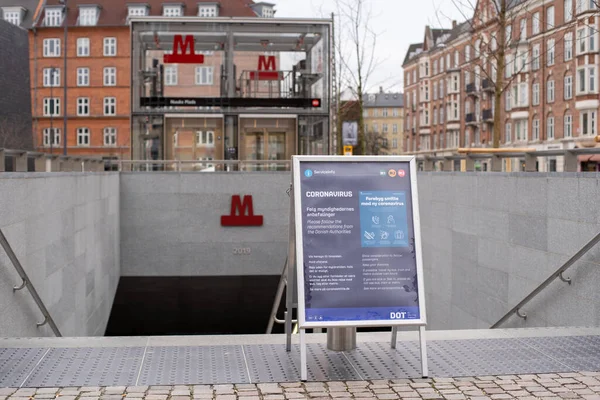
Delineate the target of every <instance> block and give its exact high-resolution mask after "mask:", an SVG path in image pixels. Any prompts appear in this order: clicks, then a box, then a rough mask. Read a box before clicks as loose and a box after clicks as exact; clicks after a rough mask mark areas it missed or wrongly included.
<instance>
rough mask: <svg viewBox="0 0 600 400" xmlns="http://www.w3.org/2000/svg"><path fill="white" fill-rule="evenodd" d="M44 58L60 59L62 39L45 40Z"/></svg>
mask: <svg viewBox="0 0 600 400" xmlns="http://www.w3.org/2000/svg"><path fill="white" fill-rule="evenodd" d="M44 57H60V39H44Z"/></svg>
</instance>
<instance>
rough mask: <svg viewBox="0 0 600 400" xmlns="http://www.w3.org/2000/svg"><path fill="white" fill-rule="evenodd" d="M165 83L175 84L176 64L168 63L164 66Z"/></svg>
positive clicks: (168, 84)
mask: <svg viewBox="0 0 600 400" xmlns="http://www.w3.org/2000/svg"><path fill="white" fill-rule="evenodd" d="M165 85H167V86H175V85H177V66H176V65H170V66H168V67H166V68H165Z"/></svg>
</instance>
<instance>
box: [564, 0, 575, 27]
mask: <svg viewBox="0 0 600 400" xmlns="http://www.w3.org/2000/svg"><path fill="white" fill-rule="evenodd" d="M572 19H573V0H565V22H569V21H570V20H572Z"/></svg>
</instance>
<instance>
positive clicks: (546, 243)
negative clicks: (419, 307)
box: [418, 173, 600, 329]
mask: <svg viewBox="0 0 600 400" xmlns="http://www.w3.org/2000/svg"><path fill="white" fill-rule="evenodd" d="M599 177H600V175H598V174H594V173H587V174H575V173H573V174H569V173H564V174H538V173H534V174H526V173H520V174H491V173H479V174H478V173H421V174H420V175H419V181H418V182H419V190H420V193H419V194H420V199H421V201H420V204H421V215H422V227H423V230H422V235H423V242H424V246H423V248H424V255H423V257H424V265H425V273H426V280H425V284H426V287H425V290H426V292H427V296H426V299H427V311H428V320H429V322H430V324H429V325H430V329H458V328H461V329H464V328H489V327H490V326H491V325H492V324H493V323H495V322H496V321H497V320H499V319H500V318H501V317H502V316H503V315H504V314H505V313H506V312H507V311H508V310H509V309H511V308H512V307H514V306H515V305H516V304H517V303H518V302H519V301H520V300H522V299H523V298H524V297H525V296H526V295H528V294H529V293H530V292H531V291H532V290H533V289H535V288H536V287H537V286H538V285H539V284H540V283H542V282H543V281H544V280H545V279H546V278H547V277H548V276H550V274H551V273H552V272H554V271H555V270H557V269H558V268H559V267H560V266H561V265H562V264H563V263H564V262H565V261H567V260H568V259H569V258H570V257H571V256H573V255H574V254H575V253H576V252H577V251H578V250H579V249H580V248H581V247H583V246H584V244H585V243H587V241H589V240H590V239H591V238H592V237H593V236H594V235H595V234H597V233H598V232H600V201H598V199H600V189H599V187H600V186H599ZM599 264H600V245H598V246H596V248H594V249H593V250H592V251H591V252H590V253H589V254H588V255H587V256H585V258H584V259H583V260H582V261H581V262H578V263H577V264H575V265H574V266H573V267H572V268H571V269H570V270H569V272H568V274H567V276H570V277H571V278H572V279H573V284H572V285H571V286H569V285H568V284H566V283H563V282H561V281H560V280H557V281H555V282H554V283H552V284H551V286H549V287H548V288H546V290H545V291H543V292H542V293H540V295H539V296H538V297H536V298H535V299H534V300H533V301H532V302H531V303H529V304H528V305H527V306H525V307H524V309H523V311H524V312H525V313H527V315H528V317H527V320H522V319H520V318H518V317H512V318H511V319H510V320H509V321H507V322H506V323H505V324H504V325H503V327H539V326H581V325H587V326H598V325H600V291H599V290H598V289H597V288H598V286H599V284H600V265H599Z"/></svg>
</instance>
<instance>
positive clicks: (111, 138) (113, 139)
mask: <svg viewBox="0 0 600 400" xmlns="http://www.w3.org/2000/svg"><path fill="white" fill-rule="evenodd" d="M104 145H105V146H116V145H117V128H104Z"/></svg>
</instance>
